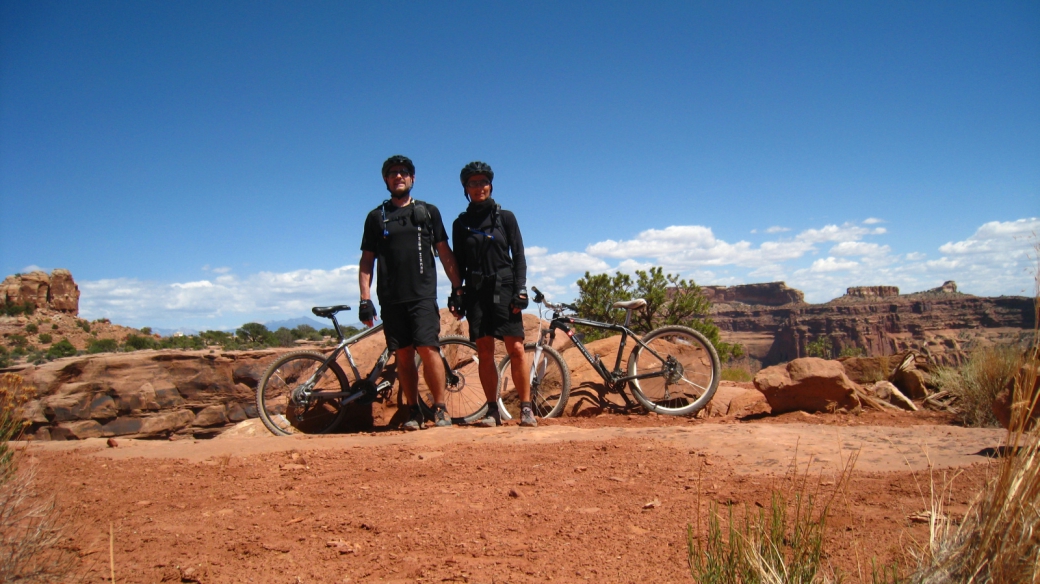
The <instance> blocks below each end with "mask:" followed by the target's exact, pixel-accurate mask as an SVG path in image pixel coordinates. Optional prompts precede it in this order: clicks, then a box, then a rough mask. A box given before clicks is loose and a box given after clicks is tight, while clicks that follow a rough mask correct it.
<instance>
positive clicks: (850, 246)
mask: <svg viewBox="0 0 1040 584" xmlns="http://www.w3.org/2000/svg"><path fill="white" fill-rule="evenodd" d="M890 251H892V250H891V249H890V248H889V247H888V246H887V245H878V244H876V243H868V242H865V241H843V242H841V243H839V244H837V245H835V246H834V247H832V248H831V251H830V252H829V253H830V254H831V255H832V256H883V255H888V252H890Z"/></svg>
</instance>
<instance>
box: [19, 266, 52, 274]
mask: <svg viewBox="0 0 1040 584" xmlns="http://www.w3.org/2000/svg"><path fill="white" fill-rule="evenodd" d="M32 272H47V273H48V274H49V273H51V270H48V269H47V268H41V267H40V266H37V265H36V264H29V265H28V266H25V267H24V268H22V271H21V272H20V273H22V274H30V273H32Z"/></svg>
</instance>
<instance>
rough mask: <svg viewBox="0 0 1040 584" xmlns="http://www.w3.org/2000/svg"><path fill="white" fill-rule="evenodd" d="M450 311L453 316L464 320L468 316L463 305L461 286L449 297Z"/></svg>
mask: <svg viewBox="0 0 1040 584" xmlns="http://www.w3.org/2000/svg"><path fill="white" fill-rule="evenodd" d="M448 310H450V311H451V313H452V314H454V315H456V316H458V317H459V318H462V317H464V316H466V308H465V307H464V306H463V305H462V287H461V286H459V287H458V288H455V289H453V290H452V291H451V294H449V295H448Z"/></svg>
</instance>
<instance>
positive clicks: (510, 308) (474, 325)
mask: <svg viewBox="0 0 1040 584" xmlns="http://www.w3.org/2000/svg"><path fill="white" fill-rule="evenodd" d="M459 178H460V179H461V180H462V186H463V189H464V190H465V194H466V198H467V199H469V207H467V208H466V211H465V212H464V213H462V214H461V215H459V218H458V219H456V220H455V223H454V224H452V238H451V239H452V242H453V243H454V244H455V249H454V252H455V259H456V261H457V262H458V265H459V273H460V274H461V275H462V278H463V286H462V288H458V289H455V290H453V291H452V298H451V299H450V301H449V303H448V304H449V305H451V306H454V307H456V312H457V313H464V315H465V317H466V318H467V319H468V320H469V338H470V339H471V340H473V341H474V342H476V344H477V356H478V358H479V359H480V383H481V385H482V386H483V387H484V397H485V398H487V405H488V413H487V416H485V417H484V418H483V419H481V420H480V421H479V422H477V423H478V424H480V425H482V426H489V427H493V426H498V425H500V424H501V423H502V418H501V413H500V412H499V410H498V396H497V395H496V393H497V386H498V372H497V371H496V368H495V339H501V340H502V341H503V342H504V343H505V346H506V351H507V352H508V353H509V357H510V359H509V362H510V365H511V373H512V375H513V384H514V385H515V386H516V388H517V393H519V394H520V425H521V426H537V425H538V422H537V421H536V420H535V418H534V410H533V408H532V407H531V385H530V379H529V378H528V375H529V373H530V372H529V371H528V370H527V363H526V362H525V359H524V323H523V318H522V314H521V311H523V309H525V308H527V287H526V285H527V262H526V260H525V259H524V240H523V238H522V237H521V236H520V228H519V227H518V226H517V224H516V216H514V215H513V213H512V212H510V211H506V210H504V209H502V208H501V207H500V206H499V205H498V204H497V203H496V202H495V201H494V199H492V198H491V191H492V190H493V188H492V186H491V182H492V181H493V180H494V179H495V173H494V171H492V170H491V167H490V166H488V165H487V164H485V163H483V162H479V161H477V162H471V163H469V164H467V165H466V166H465V167H464V168H463V169H462V173H461V175H460V177H459ZM460 307H461V309H462V310H457V309H458V308H460Z"/></svg>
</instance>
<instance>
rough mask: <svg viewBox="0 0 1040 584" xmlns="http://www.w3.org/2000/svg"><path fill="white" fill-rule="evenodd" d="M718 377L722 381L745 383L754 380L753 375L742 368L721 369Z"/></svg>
mask: <svg viewBox="0 0 1040 584" xmlns="http://www.w3.org/2000/svg"><path fill="white" fill-rule="evenodd" d="M720 377H721V378H722V380H723V381H736V382H745V381H751V380H752V379H754V378H755V376H754V374H752V373H751V371H749V370H748V369H746V368H743V367H723V368H722V373H721V374H720Z"/></svg>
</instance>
